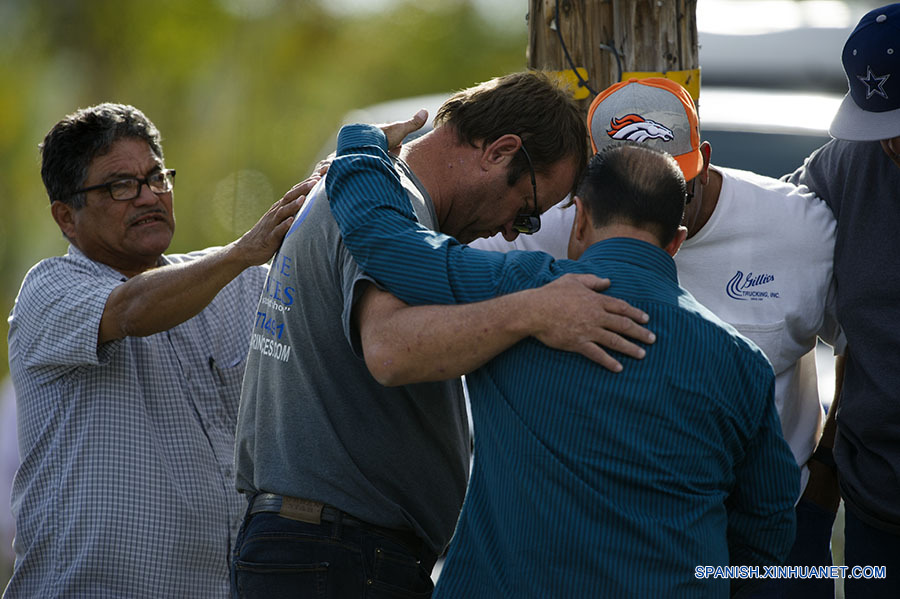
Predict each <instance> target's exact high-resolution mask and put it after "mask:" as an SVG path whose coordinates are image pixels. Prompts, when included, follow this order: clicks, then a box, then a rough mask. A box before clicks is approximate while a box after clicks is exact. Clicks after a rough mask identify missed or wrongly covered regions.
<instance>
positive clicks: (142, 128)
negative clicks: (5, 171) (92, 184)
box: [39, 103, 163, 209]
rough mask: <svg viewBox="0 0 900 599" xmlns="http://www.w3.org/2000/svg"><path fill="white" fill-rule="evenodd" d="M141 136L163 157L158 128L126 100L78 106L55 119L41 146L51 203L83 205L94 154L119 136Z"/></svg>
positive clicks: (103, 150) (78, 206) (104, 148)
mask: <svg viewBox="0 0 900 599" xmlns="http://www.w3.org/2000/svg"><path fill="white" fill-rule="evenodd" d="M125 138H135V139H142V140H144V141H146V142H147V144H148V145H149V146H150V150H151V151H152V152H153V154H154V155H156V157H158V158H159V159H160V161H162V160H163V149H162V138H161V137H160V134H159V130H158V129H157V128H156V125H154V124H153V123H152V122H151V121H150V119H148V118H147V117H146V116H145V115H144V113H143V112H141V111H140V110H138V109H137V108H135V107H134V106H129V105H127V104H112V103H104V104H98V105H96V106H91V107H89V108H81V109H79V110H77V111H75V112H73V113H72V114H69V115H66V116H65V117H64V118H63V119H62V120H60V121H59V122H58V123H56V124H55V125H54V126H53V128H52V129H50V132H49V133H47V136H46V137H44V141H43V143H41V144H40V146H39V148H40V150H41V179H42V180H43V181H44V187H45V188H46V189H47V195H48V196H49V197H50V203H51V204H52V203H53V202H63V203H65V204H69V205H71V206H72V207H73V208H75V209H80V208H82V207H83V206H84V203H85V197H84V194H83V193H77V194H76V193H75V190H76V189H80V188H82V187H84V182H85V181H86V180H87V176H88V169H89V168H90V166H91V163H92V162H93V161H94V158H96V157H98V156H102V155H104V154H106V153H107V152H109V150H110V148H111V147H112V145H113V143H115V142H116V141H118V140H120V139H125Z"/></svg>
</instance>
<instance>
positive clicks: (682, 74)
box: [622, 68, 700, 102]
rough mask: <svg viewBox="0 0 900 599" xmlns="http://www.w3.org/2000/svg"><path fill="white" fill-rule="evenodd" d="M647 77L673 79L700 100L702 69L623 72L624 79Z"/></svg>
mask: <svg viewBox="0 0 900 599" xmlns="http://www.w3.org/2000/svg"><path fill="white" fill-rule="evenodd" d="M647 77H663V78H665V79H671V80H672V81H674V82H675V83H678V84H679V85H681V87H683V88H685V89H686V90H687V91H688V93H689V94H691V98H693V99H694V102H698V101H699V100H700V69H699V68H698V69H690V70H687V71H665V72H661V71H625V72H623V73H622V81H628V80H629V79H646V78H647Z"/></svg>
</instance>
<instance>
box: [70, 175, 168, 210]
mask: <svg viewBox="0 0 900 599" xmlns="http://www.w3.org/2000/svg"><path fill="white" fill-rule="evenodd" d="M174 183H175V169H171V168H170V169H165V170H161V171H157V172H155V173H151V174H150V175H147V177H146V178H145V179H142V178H140V177H128V178H127V179H118V180H116V181H110V182H109V183H101V184H99V185H91V186H90V187H82V188H81V189H78V190H76V191H75V193H84V192H85V191H92V190H94V189H106V191H108V192H109V196H110V197H111V198H112V199H114V200H119V201H122V202H125V201H128V200H133V199H134V198H136V197H138V196H139V195H141V186H142V185H144V184H146V185H147V187H149V188H150V191H152V192H153V193H169V192H170V191H172V186H173V185H174Z"/></svg>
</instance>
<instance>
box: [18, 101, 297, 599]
mask: <svg viewBox="0 0 900 599" xmlns="http://www.w3.org/2000/svg"><path fill="white" fill-rule="evenodd" d="M41 150H42V170H41V174H42V177H43V179H44V184H45V186H46V188H47V192H48V195H49V197H50V202H51V211H52V214H53V217H54V219H55V220H56V222H57V224H58V225H59V227H60V229H61V231H62V233H63V234H64V235H65V237H66V238H67V239H68V241H69V242H70V246H69V251H68V253H67V254H66V255H65V256H59V257H54V258H49V259H47V260H43V261H42V262H40V263H39V264H37V265H36V266H35V267H33V268H32V269H31V271H30V272H29V273H28V275H27V276H26V277H25V280H24V282H23V283H22V289H21V291H20V292H19V296H18V298H17V300H16V305H15V307H14V308H13V311H12V313H11V315H10V318H9V324H10V332H9V358H10V369H11V372H12V377H13V380H14V383H15V387H16V393H17V396H18V409H19V415H18V418H19V431H20V440H19V450H20V455H21V457H22V464H21V466H20V468H19V471H18V473H17V476H16V481H15V485H14V490H13V497H12V507H13V512H14V514H15V516H16V524H17V529H18V537H17V539H16V541H15V550H16V565H15V571H14V573H13V576H12V579H11V581H10V583H9V586H8V587H7V589H6V593H5V596H7V597H69V596H90V597H123V596H127V597H216V596H218V597H225V596H227V595H228V593H229V590H228V588H229V583H228V557H229V548H230V545H231V542H232V537H233V534H234V533H235V532H236V528H237V526H238V525H239V521H240V519H241V516H242V515H243V509H244V507H245V505H246V504H245V501H244V500H243V498H242V497H241V496H240V495H239V494H238V493H237V492H236V491H235V488H234V473H233V471H232V458H233V446H234V427H235V419H236V416H237V406H238V400H239V397H240V385H241V378H242V375H243V370H244V362H245V358H246V354H247V348H248V344H249V337H250V330H251V326H252V323H253V317H254V311H255V310H254V307H255V306H256V302H257V300H258V299H259V295H260V292H261V290H262V286H263V284H264V281H265V276H266V272H267V269H266V268H265V267H263V266H259V265H262V264H264V263H265V262H267V261H268V260H269V258H270V257H271V256H272V254H273V253H274V252H275V250H276V249H277V247H278V245H279V243H280V242H281V239H282V238H283V236H284V233H285V232H286V231H287V229H288V227H289V226H290V224H291V221H292V215H293V214H295V213H296V211H297V209H298V207H299V205H300V202H302V197H301V193H305V191H307V190H308V189H309V188H310V187H311V183H312V182H314V181H307V182H306V184H305V185H304V184H301V185H298V186H297V187H295V188H294V189H292V190H291V191H290V192H288V194H286V195H285V196H284V198H282V199H281V200H279V201H278V202H276V203H275V204H274V205H273V206H272V208H271V209H270V210H269V211H268V212H267V213H266V214H265V215H264V216H263V217H262V218H261V219H260V221H259V222H258V223H257V224H256V225H255V226H254V227H253V228H252V229H251V230H250V231H249V232H248V233H246V234H245V235H244V236H242V237H241V238H240V239H238V240H236V241H234V242H232V243H231V244H229V245H227V246H225V247H220V248H210V249H206V250H202V251H198V252H193V253H190V254H184V255H163V252H165V250H166V249H167V248H168V246H169V243H170V241H171V239H172V235H173V233H174V226H175V222H174V216H173V208H172V184H173V180H174V171H170V170H167V169H166V168H165V166H164V163H163V151H162V147H161V145H160V138H159V132H158V131H157V129H156V127H155V126H154V125H153V123H151V122H150V121H149V120H148V119H147V118H146V117H145V116H144V115H143V114H142V113H141V112H140V111H139V110H137V109H135V108H133V107H131V106H123V105H118V104H102V105H99V106H94V107H91V108H87V109H83V110H79V111H78V112H76V113H73V114H71V115H69V116H67V117H65V118H64V119H63V120H61V121H60V122H59V123H57V124H56V125H55V126H54V127H53V129H52V130H51V131H50V133H48V135H47V137H46V138H45V139H44V143H43V144H42V147H41Z"/></svg>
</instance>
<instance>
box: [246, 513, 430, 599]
mask: <svg viewBox="0 0 900 599" xmlns="http://www.w3.org/2000/svg"><path fill="white" fill-rule="evenodd" d="M410 536H412V535H407V534H405V533H400V532H398V533H396V534H395V533H394V532H393V531H390V530H387V529H383V528H379V527H368V526H358V525H357V526H350V525H347V524H345V523H344V522H343V521H342V519H341V518H340V517H338V518H337V519H336V520H335V521H334V522H322V523H321V524H308V523H306V522H300V521H296V520H291V519H288V518H284V517H282V516H279V515H278V514H277V513H257V514H250V513H249V511H248V514H247V516H246V517H245V519H244V523H243V525H242V526H241V531H240V534H239V535H238V538H237V542H236V544H235V548H234V556H233V560H232V564H231V589H232V593H233V595H234V597H235V598H248V599H250V598H257V597H258V598H266V599H277V598H280V597H303V598H304V599H305V598H307V597H309V598H313V597H321V598H329V599H344V598H348V599H352V598H354V597H360V598H366V599H380V598H389V597H390V598H409V599H415V598H426V597H430V596H431V592H432V591H433V590H434V585H433V583H432V581H431V576H430V573H431V568H432V567H433V566H434V558H433V557H431V555H430V552H428V551H427V550H425V551H422V550H420V549H419V547H414V546H412V545H414V544H417V545H419V546H421V542H417V541H416V540H414V537H413V540H411V539H410V538H409V537H410Z"/></svg>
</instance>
